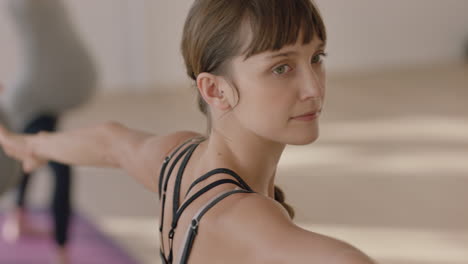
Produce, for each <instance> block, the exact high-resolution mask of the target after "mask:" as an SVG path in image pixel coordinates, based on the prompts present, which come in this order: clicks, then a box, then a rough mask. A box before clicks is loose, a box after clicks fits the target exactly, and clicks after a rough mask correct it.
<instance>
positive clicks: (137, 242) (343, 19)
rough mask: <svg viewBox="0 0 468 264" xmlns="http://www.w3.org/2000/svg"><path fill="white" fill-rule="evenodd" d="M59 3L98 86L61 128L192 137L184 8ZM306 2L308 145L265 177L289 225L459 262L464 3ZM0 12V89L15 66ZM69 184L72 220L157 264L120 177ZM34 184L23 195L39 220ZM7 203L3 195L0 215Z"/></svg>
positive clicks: (147, 220) (139, 202) (465, 179)
mask: <svg viewBox="0 0 468 264" xmlns="http://www.w3.org/2000/svg"><path fill="white" fill-rule="evenodd" d="M65 2H66V4H67V7H68V8H69V10H70V13H71V15H72V16H73V19H74V22H75V23H76V26H77V27H78V29H79V32H80V34H81V36H82V37H83V39H84V40H85V41H86V43H87V44H88V46H89V47H90V49H91V51H92V53H93V55H94V58H95V60H96V62H97V64H98V69H99V73H100V76H101V78H100V84H99V92H98V94H97V95H96V96H95V97H94V98H93V100H92V101H91V102H90V103H89V104H87V105H86V106H85V107H82V108H80V109H78V110H76V111H73V112H70V113H68V114H67V115H66V119H65V122H63V123H62V127H63V128H64V129H73V128H75V127H81V126H85V125H86V126H87V125H92V124H98V123H100V122H102V121H105V120H116V121H119V122H122V123H124V124H126V125H128V126H130V127H134V128H140V129H146V130H149V131H153V132H155V133H157V134H162V133H166V132H170V131H174V130H179V129H192V130H195V131H200V132H203V131H204V130H205V119H204V117H203V116H202V115H201V114H200V113H198V110H197V108H196V104H195V91H194V88H192V87H191V84H190V82H189V79H188V78H187V77H186V76H185V73H184V71H185V69H184V65H183V61H182V57H181V55H180V52H179V43H180V38H181V33H182V27H183V23H184V19H185V16H186V13H187V12H188V9H189V7H190V5H191V3H192V0H177V1H151V0H132V1H128V0H100V1H91V0H67V1H65ZM316 2H317V4H318V6H319V8H320V9H321V11H322V14H323V16H324V19H325V23H326V26H327V29H328V34H329V42H328V47H327V52H328V54H329V55H328V57H327V58H326V59H325V61H326V67H327V72H328V77H329V78H328V87H327V89H328V94H327V96H328V97H327V101H326V106H325V111H324V114H323V117H322V118H321V135H320V138H319V140H318V141H317V142H315V143H313V144H311V145H309V146H301V147H296V146H294V147H292V146H291V147H288V148H287V149H286V152H285V154H284V156H283V158H282V160H281V163H280V167H279V171H278V176H277V181H278V185H279V186H281V187H283V189H284V190H285V192H286V197H287V201H288V202H289V203H290V204H292V205H294V207H295V208H296V213H297V218H296V220H295V221H296V222H297V224H299V225H301V226H303V227H304V228H307V229H309V230H311V231H314V232H318V233H322V234H326V235H329V236H333V237H336V238H339V239H342V240H345V241H347V242H349V243H351V244H353V245H355V246H356V247H358V248H360V249H361V250H363V251H364V252H366V253H367V254H369V255H370V256H372V257H373V258H375V259H376V260H378V261H379V263H382V264H422V263H425V264H439V263H444V264H466V263H468V210H467V208H466V204H465V203H466V202H467V201H468V192H467V191H466V189H467V187H468V103H467V100H468V15H467V14H468V1H462V0H445V1H437V0H412V1H404V0H394V1H372V0H354V1H337V0H334V1H333V0H316ZM3 4H4V3H3V0H0V47H1V48H0V80H1V81H2V82H4V83H5V84H8V83H9V82H11V81H12V77H13V76H14V71H15V67H16V66H17V63H18V58H19V56H20V54H18V50H17V44H16V41H17V40H16V36H15V33H14V32H13V31H12V29H11V27H10V25H9V23H10V21H9V20H8V19H7V17H6V16H5V15H4V13H3V12H4V7H3ZM168 113H170V114H168ZM41 173H43V174H45V173H44V172H40V174H41ZM77 173H78V174H79V175H82V176H78V177H76V178H75V181H76V188H75V191H74V200H75V208H76V209H77V210H78V211H79V212H81V213H82V214H83V215H85V216H86V217H88V218H89V219H92V221H93V223H95V224H96V225H97V226H99V228H100V230H102V231H103V232H104V233H105V234H106V235H108V236H110V237H111V238H112V239H113V240H114V241H115V242H116V243H118V244H119V245H121V246H122V247H123V248H124V249H125V250H127V251H128V253H129V254H131V255H132V256H134V257H135V258H136V259H138V260H139V261H140V262H141V263H159V255H158V254H159V253H158V248H159V241H158V228H157V227H158V224H157V223H158V222H157V221H158V219H157V215H158V212H159V206H158V199H157V196H156V195H154V194H152V193H149V192H148V191H146V190H145V189H144V188H142V187H141V186H139V185H138V184H137V183H136V182H134V181H133V180H132V179H130V178H129V177H128V176H126V175H125V174H124V173H122V172H121V171H116V170H109V169H95V168H85V167H80V168H77ZM46 177H50V176H48V175H44V177H35V179H34V182H35V183H34V187H33V186H31V187H33V190H31V191H32V192H31V195H30V197H31V201H33V204H34V205H35V206H37V207H39V208H40V207H43V206H44V204H45V203H46V202H47V199H48V193H49V191H46V190H48V189H49V188H51V186H49V185H50V180H49V179H46ZM10 203H11V202H10V201H9V196H8V195H7V196H3V197H2V199H1V200H0V208H2V209H4V208H7V207H8V206H9V204H10Z"/></svg>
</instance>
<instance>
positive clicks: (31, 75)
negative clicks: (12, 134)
mask: <svg viewBox="0 0 468 264" xmlns="http://www.w3.org/2000/svg"><path fill="white" fill-rule="evenodd" d="M8 4H9V5H8V7H9V9H8V11H9V15H10V18H11V21H12V26H13V28H14V31H15V33H17V34H16V35H17V36H18V40H19V47H20V50H19V51H20V55H21V61H20V63H19V69H18V74H17V77H16V78H15V82H14V83H13V84H12V85H11V86H7V87H6V89H5V91H4V93H3V94H1V95H0V99H1V100H2V105H3V106H4V108H5V110H6V112H7V113H8V116H9V117H10V119H11V120H12V123H13V125H14V127H15V130H16V131H21V132H22V133H28V134H35V133H38V132H40V131H49V132H52V131H55V130H56V129H57V128H58V125H59V121H60V117H61V115H62V114H64V113H65V112H66V111H68V110H70V109H73V108H75V107H78V106H80V105H82V104H83V103H85V102H86V101H87V100H88V99H89V98H90V96H92V95H93V94H94V90H95V83H96V70H95V67H94V63H93V60H92V58H91V57H90V54H89V52H88V50H87V49H86V47H85V45H84V44H83V42H82V40H81V38H80V37H79V34H78V33H77V32H76V31H75V27H74V25H73V22H72V21H70V17H69V16H68V12H67V10H66V7H65V6H64V3H63V2H62V1H61V0H40V1H37V0H10V1H9V2H8ZM49 167H50V169H51V170H52V172H53V174H54V183H55V184H54V190H53V193H52V195H51V196H52V199H51V215H52V216H53V220H54V221H53V223H54V224H53V226H54V232H53V233H54V241H55V244H56V248H57V251H56V252H57V254H56V259H57V262H58V263H62V264H63V263H68V262H69V260H68V259H69V254H68V247H67V245H68V230H69V226H70V217H71V213H72V201H71V200H72V199H71V187H72V168H71V167H70V166H69V165H66V164H62V163H57V162H54V161H51V162H50V163H49ZM30 176H31V175H30V174H29V173H26V174H24V175H22V180H21V182H20V184H19V187H18V192H17V197H16V208H15V210H13V211H12V212H11V213H10V214H9V217H8V221H7V222H6V224H5V225H4V226H3V229H2V233H3V237H4V238H6V239H8V240H10V241H14V240H16V239H17V238H18V237H19V236H21V235H24V234H37V233H38V231H37V230H35V228H34V227H33V226H32V224H31V223H30V221H28V210H27V202H26V194H27V189H28V185H29V182H30ZM41 233H42V232H41Z"/></svg>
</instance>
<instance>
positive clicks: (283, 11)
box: [0, 0, 373, 264]
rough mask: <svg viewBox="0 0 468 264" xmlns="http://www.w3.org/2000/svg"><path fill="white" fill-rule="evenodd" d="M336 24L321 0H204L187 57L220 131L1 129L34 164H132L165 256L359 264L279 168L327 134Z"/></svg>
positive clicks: (10, 147)
mask: <svg viewBox="0 0 468 264" xmlns="http://www.w3.org/2000/svg"><path fill="white" fill-rule="evenodd" d="M325 44H326V32H325V27H324V25H323V22H322V19H321V17H320V14H319V12H318V10H317V9H316V8H315V6H314V5H313V4H312V3H311V2H310V1H309V0H242V1H241V0H239V1H232V0H195V2H194V4H193V6H192V8H191V10H190V12H189V15H188V18H187V20H186V23H185V27H184V32H183V38H182V54H183V56H184V59H185V64H186V68H187V73H188V75H189V77H190V78H192V79H193V81H194V83H195V84H196V88H197V91H198V96H199V100H198V102H199V107H200V110H201V111H202V112H203V113H204V114H206V116H207V118H208V133H207V134H206V135H202V134H199V133H196V132H191V131H178V132H174V133H170V134H167V135H161V136H156V135H153V134H151V133H146V132H142V131H136V130H133V129H130V128H127V127H125V126H123V125H121V124H119V123H116V122H109V123H106V124H103V125H100V126H98V127H89V128H83V129H81V130H75V131H69V132H64V133H40V134H38V135H36V136H27V135H17V134H13V133H10V132H8V131H6V130H4V129H3V130H1V132H0V142H1V144H2V146H3V147H4V148H5V150H6V152H8V153H9V155H11V156H12V157H15V158H17V159H19V160H21V161H22V162H23V167H24V169H25V170H32V169H34V168H37V167H39V166H41V164H43V163H44V162H45V161H47V160H58V161H61V162H64V163H70V164H76V165H87V166H100V167H114V168H122V169H124V170H126V171H127V172H128V174H129V175H131V176H133V177H134V178H135V179H136V180H137V181H139V182H141V183H142V184H143V185H145V186H146V187H147V188H148V189H150V190H151V191H153V192H156V193H158V194H159V196H160V201H161V209H162V212H161V217H160V219H161V221H160V224H161V227H160V231H161V242H162V243H161V259H162V260H163V263H187V262H189V263H343V264H344V263H347V264H350V263H353V264H370V263H373V262H372V260H371V259H370V258H369V257H367V256H366V255H365V254H364V253H362V252H361V251H359V250H358V249H356V248H354V247H352V246H351V245H349V244H347V243H345V242H342V241H339V240H336V239H333V238H330V237H327V236H323V235H320V234H317V233H313V232H309V231H307V230H304V229H302V228H300V227H298V226H296V225H295V224H294V223H293V221H292V217H293V216H294V213H293V210H292V208H291V207H289V206H288V205H286V204H285V202H284V197H283V195H282V192H281V190H280V189H279V188H277V187H275V185H274V181H275V173H276V169H277V166H278V162H279V159H280V157H281V154H282V152H283V150H284V148H285V146H286V145H288V144H292V145H305V144H309V143H312V142H314V141H315V140H316V139H317V137H318V119H319V116H320V113H321V111H322V107H323V100H324V95H325V94H324V93H325V71H324V69H323V64H322V63H323V62H322V58H321V57H322V56H324V55H325Z"/></svg>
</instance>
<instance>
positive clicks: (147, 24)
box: [0, 0, 468, 90]
mask: <svg viewBox="0 0 468 264" xmlns="http://www.w3.org/2000/svg"><path fill="white" fill-rule="evenodd" d="M4 1H5V0H0V47H1V48H0V80H8V79H9V78H11V76H12V71H13V67H12V66H13V65H15V63H16V57H17V55H16V54H15V52H16V49H15V39H14V34H12V32H11V30H10V28H9V25H8V20H7V18H6V17H5V15H4V10H3V9H2V5H3V2H4ZM316 1H317V3H318V5H319V7H320V8H321V10H322V13H323V15H324V18H325V21H326V24H327V27H328V31H329V45H328V53H329V57H328V58H327V65H328V71H329V72H330V73H332V74H333V73H336V72H359V71H367V70H375V69H380V68H388V67H399V66H402V65H417V64H429V63H452V62H457V61H460V60H461V55H462V53H463V46H462V45H463V42H464V41H465V40H466V39H467V38H468V1H466V0H444V1H440V0H393V1H384V0H353V1H338V0H316ZM66 2H67V3H68V4H69V7H70V10H71V11H72V12H73V17H74V18H75V22H76V24H77V25H78V27H79V30H80V32H81V33H82V35H83V37H84V39H85V41H86V42H87V43H88V44H89V46H90V47H91V48H92V50H93V53H94V54H95V56H96V59H97V61H98V64H99V66H100V69H101V77H102V87H103V89H108V90H122V89H123V90H126V89H132V90H147V89H152V88H155V89H171V88H174V87H180V86H182V87H183V86H186V84H187V83H188V79H187V77H185V72H184V66H183V62H182V58H181V56H180V52H179V45H180V44H179V43H180V38H181V32H182V26H183V23H184V19H185V16H186V13H187V11H188V9H189V6H190V4H191V3H192V0H174V1H172V0H158V1H154V0H131V1H130V0H99V1H95V0H66Z"/></svg>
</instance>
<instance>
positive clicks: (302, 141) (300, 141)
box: [288, 132, 319, 145]
mask: <svg viewBox="0 0 468 264" xmlns="http://www.w3.org/2000/svg"><path fill="white" fill-rule="evenodd" d="M318 136H319V134H318V132H314V133H310V134H307V135H301V136H296V137H294V138H291V139H290V140H289V142H288V144H289V145H308V144H311V143H313V142H315V141H316V140H317V139H318Z"/></svg>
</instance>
